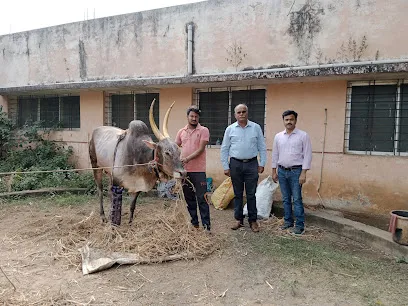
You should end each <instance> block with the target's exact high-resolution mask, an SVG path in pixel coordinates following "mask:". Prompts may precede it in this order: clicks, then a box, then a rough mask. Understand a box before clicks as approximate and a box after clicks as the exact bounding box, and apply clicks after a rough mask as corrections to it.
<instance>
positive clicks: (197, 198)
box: [183, 172, 211, 230]
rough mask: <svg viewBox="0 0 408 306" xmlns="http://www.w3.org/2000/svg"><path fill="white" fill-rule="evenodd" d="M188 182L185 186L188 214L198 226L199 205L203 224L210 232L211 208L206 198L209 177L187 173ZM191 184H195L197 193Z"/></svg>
mask: <svg viewBox="0 0 408 306" xmlns="http://www.w3.org/2000/svg"><path fill="white" fill-rule="evenodd" d="M187 180H188V181H186V182H185V183H184V184H183V193H184V198H185V199H186V202H187V209H188V212H189V213H190V216H191V224H193V225H198V216H197V204H198V208H199V209H200V216H201V223H202V224H203V226H204V227H205V228H206V229H208V230H210V228H211V222H210V207H209V206H208V204H207V202H206V200H205V198H204V195H205V193H206V192H207V177H206V175H205V172H187ZM189 181H190V182H191V183H190V182H189ZM191 184H193V186H194V188H195V192H194V189H193V187H192V186H191Z"/></svg>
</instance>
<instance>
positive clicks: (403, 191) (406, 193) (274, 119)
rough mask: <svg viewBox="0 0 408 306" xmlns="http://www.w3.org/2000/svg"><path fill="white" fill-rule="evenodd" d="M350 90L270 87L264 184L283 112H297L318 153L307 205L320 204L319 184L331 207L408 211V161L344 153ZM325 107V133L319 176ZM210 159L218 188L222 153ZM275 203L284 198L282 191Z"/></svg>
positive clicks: (341, 86)
mask: <svg viewBox="0 0 408 306" xmlns="http://www.w3.org/2000/svg"><path fill="white" fill-rule="evenodd" d="M346 91H347V83H346V82H345V81H333V82H319V83H288V84H275V85H269V86H268V87H267V107H266V129H265V136H266V142H267V148H268V162H267V166H266V169H265V173H264V174H263V175H261V177H260V180H262V179H263V178H265V177H266V176H267V175H269V174H271V158H272V157H271V155H272V151H271V150H272V143H273V137H274V135H275V134H276V133H278V132H280V131H282V130H283V129H284V127H283V123H282V117H281V114H282V112H283V111H285V110H287V109H293V110H295V111H296V112H298V114H299V117H298V123H297V127H298V128H300V129H303V130H305V131H306V132H308V133H309V135H310V138H311V141H312V148H313V152H314V154H313V161H312V169H311V170H310V171H309V172H308V175H307V177H308V180H307V183H306V184H305V185H304V198H305V203H307V204H311V205H314V204H318V203H320V201H319V197H318V195H317V188H318V186H319V181H320V180H321V187H320V195H321V197H322V198H323V201H324V205H325V206H327V207H331V208H335V209H341V210H351V211H361V212H370V211H373V212H377V213H388V212H389V211H390V210H392V209H408V200H407V199H408V189H407V188H406V184H407V178H408V175H407V173H408V158H407V157H397V156H388V157H387V156H365V155H351V154H343V146H344V126H345V106H346ZM325 108H327V132H326V144H325V154H324V160H323V161H324V162H323V171H322V178H320V170H321V160H322V153H321V151H322V148H323V135H324V122H325V112H324V109H325ZM249 111H251V110H249ZM210 132H211V131H210ZM207 160H208V165H207V175H208V176H211V177H213V179H214V181H215V184H216V185H219V184H220V183H221V182H222V181H223V180H224V179H225V178H226V177H225V176H224V174H223V171H222V165H221V162H220V152H219V149H209V150H208V153H207ZM276 199H280V194H279V192H278V194H277V196H276Z"/></svg>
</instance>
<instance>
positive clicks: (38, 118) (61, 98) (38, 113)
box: [15, 95, 81, 131]
mask: <svg viewBox="0 0 408 306" xmlns="http://www.w3.org/2000/svg"><path fill="white" fill-rule="evenodd" d="M66 97H78V102H79V114H78V116H79V121H78V123H79V126H78V127H69V126H68V127H64V126H63V127H58V128H59V129H61V130H67V131H75V130H80V129H81V97H80V95H46V96H17V97H16V100H15V101H16V113H15V116H16V119H15V122H16V125H17V126H18V127H19V128H22V127H23V126H24V125H25V124H26V123H25V122H24V123H21V122H20V120H21V118H20V114H21V109H20V100H28V99H31V100H36V102H37V107H36V108H37V111H36V120H33V123H34V122H40V121H41V114H42V113H41V100H42V99H52V98H57V99H58V124H62V123H63V119H64V114H63V109H64V106H63V103H64V98H66ZM41 128H44V129H49V128H50V127H47V126H42V127H41Z"/></svg>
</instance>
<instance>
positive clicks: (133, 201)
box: [129, 191, 140, 224]
mask: <svg viewBox="0 0 408 306" xmlns="http://www.w3.org/2000/svg"><path fill="white" fill-rule="evenodd" d="M139 194H140V191H138V192H136V193H135V195H134V196H133V199H132V203H130V217H129V224H132V222H133V214H134V213H135V207H136V200H137V197H138V196H139Z"/></svg>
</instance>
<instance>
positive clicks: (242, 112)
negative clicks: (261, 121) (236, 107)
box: [237, 111, 246, 115]
mask: <svg viewBox="0 0 408 306" xmlns="http://www.w3.org/2000/svg"><path fill="white" fill-rule="evenodd" d="M245 113H246V111H240V112H237V114H238V115H239V114H245Z"/></svg>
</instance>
